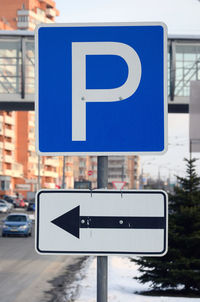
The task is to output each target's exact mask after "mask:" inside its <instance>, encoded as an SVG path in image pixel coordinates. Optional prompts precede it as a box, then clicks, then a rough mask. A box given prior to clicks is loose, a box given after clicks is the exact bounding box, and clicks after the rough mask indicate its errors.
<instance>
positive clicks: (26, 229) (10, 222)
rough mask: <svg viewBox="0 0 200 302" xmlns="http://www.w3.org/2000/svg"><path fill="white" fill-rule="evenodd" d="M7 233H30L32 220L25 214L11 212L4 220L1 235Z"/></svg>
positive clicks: (29, 234) (3, 235) (27, 234)
mask: <svg viewBox="0 0 200 302" xmlns="http://www.w3.org/2000/svg"><path fill="white" fill-rule="evenodd" d="M7 235H23V236H25V237H28V236H31V235H32V221H31V219H30V218H29V216H28V215H27V214H24V213H17V214H16V213H12V214H9V215H8V216H7V218H6V219H5V220H4V224H3V228H2V237H5V236H7Z"/></svg>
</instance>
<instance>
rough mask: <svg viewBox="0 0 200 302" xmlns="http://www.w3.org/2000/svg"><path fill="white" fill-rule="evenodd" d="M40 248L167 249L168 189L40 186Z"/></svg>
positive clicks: (135, 251) (72, 250) (68, 251)
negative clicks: (52, 189) (94, 189)
mask: <svg viewBox="0 0 200 302" xmlns="http://www.w3.org/2000/svg"><path fill="white" fill-rule="evenodd" d="M36 216H37V219H36V250H37V251H38V252H39V253H42V254H43V253H44V254H45V253H46V254H48V253H50V254H98V255H99V254H104V255H105V254H136V255H150V256H152V255H157V256H162V255H163V254H165V253H166V251H167V195H166V193H165V192H163V191H157V190H155V191H125V192H123V193H122V192H120V191H98V190H97V191H93V192H90V191H76V190H73V191H64V190H59V191H50V190H49V191H47V190H44V191H40V192H39V193H38V194H37V215H36Z"/></svg>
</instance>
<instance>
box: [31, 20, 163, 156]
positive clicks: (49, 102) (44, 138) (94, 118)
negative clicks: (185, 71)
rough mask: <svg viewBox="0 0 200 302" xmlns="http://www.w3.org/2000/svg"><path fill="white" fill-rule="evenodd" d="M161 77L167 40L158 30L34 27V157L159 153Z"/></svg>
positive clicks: (145, 26) (151, 26) (155, 26)
mask: <svg viewBox="0 0 200 302" xmlns="http://www.w3.org/2000/svg"><path fill="white" fill-rule="evenodd" d="M166 73H167V33H166V26H165V25H164V24H162V23H138V24H137V23H117V24H115V23H114V24H113V23H106V24H101V23H97V24H92V23H91V24H64V25H62V24H50V25H49V24H48V25H47V24H44V25H42V26H39V27H38V28H37V30H36V121H37V128H36V129H37V130H36V133H37V134H36V136H37V138H36V145H37V151H38V152H39V153H40V154H41V155H80V154H85V155H86V154H87V155H112V154H113V155H120V154H124V155H127V154H142V153H163V152H165V151H166V144H167V138H166V132H167V130H166V128H167V79H166Z"/></svg>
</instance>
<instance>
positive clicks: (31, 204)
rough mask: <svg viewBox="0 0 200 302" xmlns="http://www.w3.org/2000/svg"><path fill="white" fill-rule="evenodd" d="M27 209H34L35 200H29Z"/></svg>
mask: <svg viewBox="0 0 200 302" xmlns="http://www.w3.org/2000/svg"><path fill="white" fill-rule="evenodd" d="M27 211H35V202H29V204H28V207H27Z"/></svg>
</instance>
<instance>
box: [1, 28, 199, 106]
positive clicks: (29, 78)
mask: <svg viewBox="0 0 200 302" xmlns="http://www.w3.org/2000/svg"><path fill="white" fill-rule="evenodd" d="M34 57H35V56H34V33H33V32H29V31H0V109H6V108H7V109H11V106H12V108H13V109H15V110H16V109H20V110H33V109H34V63H35V62H34ZM193 80H200V36H182V37H178V36H176V37H175V36H171V37H170V36H169V38H168V103H169V112H188V104H189V95H190V81H193ZM9 106H10V107H9Z"/></svg>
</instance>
